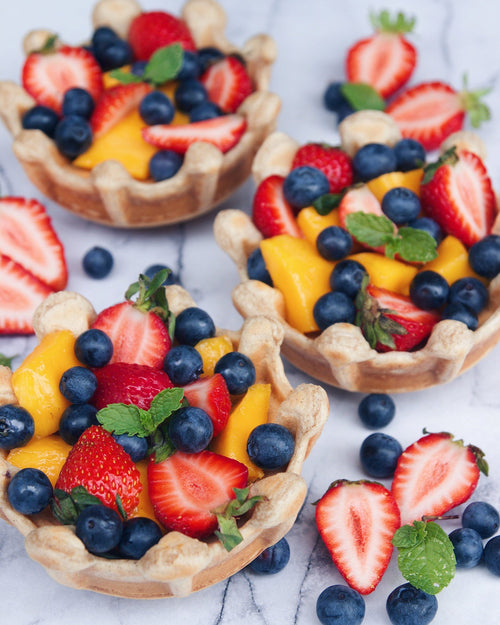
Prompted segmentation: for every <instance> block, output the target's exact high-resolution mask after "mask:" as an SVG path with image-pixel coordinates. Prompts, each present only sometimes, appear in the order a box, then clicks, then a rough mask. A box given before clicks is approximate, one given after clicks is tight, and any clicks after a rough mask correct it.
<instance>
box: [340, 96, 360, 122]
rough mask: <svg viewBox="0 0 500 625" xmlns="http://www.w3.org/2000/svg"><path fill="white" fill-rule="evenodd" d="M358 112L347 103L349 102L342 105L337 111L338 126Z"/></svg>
mask: <svg viewBox="0 0 500 625" xmlns="http://www.w3.org/2000/svg"><path fill="white" fill-rule="evenodd" d="M355 112H356V110H355V109H354V108H353V107H352V106H351V105H350V104H349V102H347V100H346V101H345V102H344V103H343V104H341V105H340V106H339V107H338V109H337V124H340V122H342V121H344V119H345V118H346V117H349V115H352V114H353V113H355Z"/></svg>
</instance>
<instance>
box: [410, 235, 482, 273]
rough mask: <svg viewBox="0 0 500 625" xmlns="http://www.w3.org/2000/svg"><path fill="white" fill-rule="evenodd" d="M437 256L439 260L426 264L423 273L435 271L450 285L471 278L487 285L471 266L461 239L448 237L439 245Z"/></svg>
mask: <svg viewBox="0 0 500 625" xmlns="http://www.w3.org/2000/svg"><path fill="white" fill-rule="evenodd" d="M437 254H438V255H437V258H435V259H434V260H431V261H429V262H428V263H425V265H424V266H423V267H422V269H421V271H425V270H430V271H435V272H436V273H439V274H440V275H441V276H443V278H444V279H445V280H446V281H447V282H448V284H450V285H451V284H453V282H456V281H457V280H459V279H460V278H465V277H469V276H472V277H473V278H477V279H478V280H481V282H483V283H487V281H485V280H484V279H483V278H481V277H480V276H478V275H477V273H475V271H474V270H473V269H472V267H471V266H470V265H469V252H468V251H467V248H466V247H465V245H464V244H463V243H462V241H460V239H457V238H456V237H454V236H452V235H451V234H450V235H448V236H447V237H445V238H444V239H443V240H442V241H441V243H440V244H439V245H438V248H437Z"/></svg>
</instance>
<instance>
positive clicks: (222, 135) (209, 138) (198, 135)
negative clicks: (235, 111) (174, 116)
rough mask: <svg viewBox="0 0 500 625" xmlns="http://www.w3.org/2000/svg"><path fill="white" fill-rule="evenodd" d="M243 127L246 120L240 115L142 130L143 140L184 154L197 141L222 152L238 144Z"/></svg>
mask: <svg viewBox="0 0 500 625" xmlns="http://www.w3.org/2000/svg"><path fill="white" fill-rule="evenodd" d="M246 127H247V122H246V119H245V118H244V117H242V116H241V115H223V116H222V117H215V118H213V119H207V120H204V121H201V122H193V123H191V124H184V125H180V126H172V125H170V124H159V125H158V126H148V127H147V128H143V129H142V137H143V139H144V141H147V143H151V144H152V145H155V146H156V147H157V148H161V149H162V150H173V151H174V152H177V153H178V154H184V153H185V152H187V150H188V148H189V146H191V145H192V144H193V143H196V142H197V141H204V142H206V143H211V144H212V145H215V147H216V148H218V149H219V150H220V151H221V152H223V153H224V152H227V151H228V150H230V149H231V148H232V147H234V146H235V145H236V144H237V143H238V141H239V140H240V139H241V137H242V135H243V133H244V132H245V130H246Z"/></svg>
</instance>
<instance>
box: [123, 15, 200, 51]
mask: <svg viewBox="0 0 500 625" xmlns="http://www.w3.org/2000/svg"><path fill="white" fill-rule="evenodd" d="M128 41H129V43H130V45H131V46H132V51H133V53H134V57H135V58H136V59H137V60H138V61H148V60H149V58H150V57H151V55H152V54H153V53H154V52H156V50H158V49H159V48H163V47H165V46H169V45H171V44H173V43H180V45H181V46H182V47H183V48H184V50H191V51H192V52H195V51H196V45H195V43H194V41H193V38H192V36H191V33H190V32H189V28H188V27H187V25H186V24H185V23H184V22H183V21H182V20H180V19H179V18H178V17H175V15H171V14H170V13H166V12H165V11H145V12H144V13H141V14H140V15H138V16H137V17H135V18H134V19H133V20H132V23H131V24H130V28H129V32H128Z"/></svg>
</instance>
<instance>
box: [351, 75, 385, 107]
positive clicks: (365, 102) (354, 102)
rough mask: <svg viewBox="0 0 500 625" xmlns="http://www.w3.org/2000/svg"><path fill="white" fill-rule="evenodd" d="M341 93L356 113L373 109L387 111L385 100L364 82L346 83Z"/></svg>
mask: <svg viewBox="0 0 500 625" xmlns="http://www.w3.org/2000/svg"><path fill="white" fill-rule="evenodd" d="M340 92H341V93H342V95H343V96H344V98H345V99H346V100H347V101H348V102H349V104H350V105H351V106H352V108H353V109H354V110H355V111H363V110H366V109H371V110H375V111H385V106H386V104H385V100H384V99H383V98H382V97H380V95H379V94H378V93H377V91H375V89H374V88H373V87H372V86H370V85H368V84H365V83H362V82H345V83H344V84H343V85H342V86H341V87H340Z"/></svg>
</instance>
